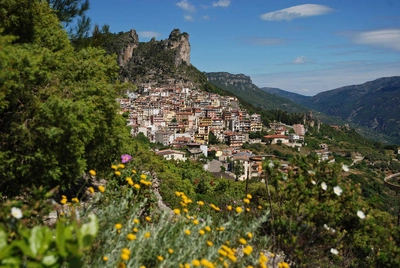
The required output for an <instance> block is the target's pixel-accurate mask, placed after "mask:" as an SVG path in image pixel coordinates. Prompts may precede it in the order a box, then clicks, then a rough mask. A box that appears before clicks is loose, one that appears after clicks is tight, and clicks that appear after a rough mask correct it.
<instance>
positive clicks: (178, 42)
mask: <svg viewBox="0 0 400 268" xmlns="http://www.w3.org/2000/svg"><path fill="white" fill-rule="evenodd" d="M166 41H167V46H168V48H169V49H173V50H175V51H176V53H175V58H174V63H175V66H179V65H181V64H183V63H186V64H187V65H190V43H189V35H188V34H187V33H183V34H181V32H180V30H179V29H174V30H173V31H172V32H171V34H170V35H169V38H168V39H167V40H166Z"/></svg>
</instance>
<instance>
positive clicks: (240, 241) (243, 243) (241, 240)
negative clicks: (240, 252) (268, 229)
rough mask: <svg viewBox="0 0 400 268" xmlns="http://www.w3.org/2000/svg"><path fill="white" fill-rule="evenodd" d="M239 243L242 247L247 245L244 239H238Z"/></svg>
mask: <svg viewBox="0 0 400 268" xmlns="http://www.w3.org/2000/svg"><path fill="white" fill-rule="evenodd" d="M239 243H240V244H242V245H246V244H247V241H246V239H244V238H240V239H239Z"/></svg>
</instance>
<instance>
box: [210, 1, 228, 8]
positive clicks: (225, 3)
mask: <svg viewBox="0 0 400 268" xmlns="http://www.w3.org/2000/svg"><path fill="white" fill-rule="evenodd" d="M230 4H231V0H219V1H218V2H213V7H229V5H230Z"/></svg>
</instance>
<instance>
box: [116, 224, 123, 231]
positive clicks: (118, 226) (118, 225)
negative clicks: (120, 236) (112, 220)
mask: <svg viewBox="0 0 400 268" xmlns="http://www.w3.org/2000/svg"><path fill="white" fill-rule="evenodd" d="M114 228H115V229H117V230H118V229H121V228H122V224H121V223H117V224H115V225H114Z"/></svg>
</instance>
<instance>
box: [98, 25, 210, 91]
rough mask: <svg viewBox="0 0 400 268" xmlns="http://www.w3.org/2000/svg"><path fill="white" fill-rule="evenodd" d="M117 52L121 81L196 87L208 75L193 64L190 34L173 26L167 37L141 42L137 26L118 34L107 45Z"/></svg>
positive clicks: (107, 48) (112, 51)
mask: <svg viewBox="0 0 400 268" xmlns="http://www.w3.org/2000/svg"><path fill="white" fill-rule="evenodd" d="M105 49H106V50H107V52H108V53H116V54H117V62H118V65H119V66H120V76H121V80H125V81H130V82H133V83H135V84H136V85H138V86H140V85H144V84H146V85H149V84H153V85H157V86H163V85H180V86H188V87H197V86H200V85H201V84H204V83H205V82H206V77H205V75H204V74H203V73H201V72H200V71H198V70H197V69H196V68H195V67H193V66H192V65H191V64H190V43H189V35H188V34H187V33H181V32H180V30H179V29H174V30H173V31H172V32H171V34H170V35H169V37H168V38H167V39H165V40H160V41H157V40H156V39H155V38H153V39H151V40H150V41H149V42H139V37H138V35H137V33H136V31H135V30H134V29H132V30H130V31H129V32H127V33H119V34H117V35H115V36H114V37H113V38H111V39H110V41H109V42H107V43H106V44H105Z"/></svg>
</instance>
